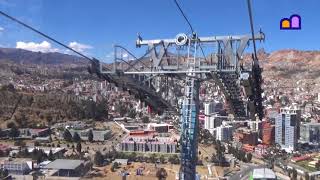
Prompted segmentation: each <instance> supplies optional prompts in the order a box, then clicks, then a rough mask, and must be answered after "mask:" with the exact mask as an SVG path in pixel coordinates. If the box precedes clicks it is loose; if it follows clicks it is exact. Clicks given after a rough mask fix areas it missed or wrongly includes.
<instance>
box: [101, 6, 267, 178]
mask: <svg viewBox="0 0 320 180" xmlns="http://www.w3.org/2000/svg"><path fill="white" fill-rule="evenodd" d="M175 2H176V1H175ZM176 4H177V2H176ZM177 6H178V8H179V10H180V11H181V12H182V10H181V8H180V7H179V5H178V4H177ZM248 8H249V16H250V23H251V32H252V33H251V34H248V35H232V36H209V37H199V36H198V35H197V33H195V32H194V31H193V28H192V26H191V24H190V23H189V21H188V20H187V19H186V17H185V15H184V14H183V12H182V14H183V16H184V17H185V19H186V21H187V22H188V24H189V25H190V27H191V30H192V34H189V35H187V34H184V33H180V34H178V35H177V36H176V37H175V38H173V39H153V40H143V39H142V37H141V36H140V35H139V36H138V40H137V41H136V46H137V47H139V48H140V47H142V46H147V47H148V49H147V53H146V54H145V55H144V56H143V57H141V58H135V57H129V56H128V54H131V53H130V52H128V51H127V50H126V49H125V48H123V47H121V46H115V61H114V63H113V65H114V67H113V68H114V70H113V72H112V71H111V72H107V73H109V74H112V73H117V74H121V75H122V76H130V77H132V78H133V79H143V80H144V82H146V81H145V80H148V83H147V86H149V87H151V89H156V86H155V84H158V86H159V84H160V85H161V84H162V85H163V84H165V85H168V84H167V83H166V82H163V81H161V80H162V79H161V77H166V78H176V79H179V80H183V79H184V96H183V102H182V105H181V108H180V109H179V111H180V114H181V118H180V131H181V132H180V135H181V139H180V147H181V148H180V153H181V167H180V173H179V179H181V180H194V179H195V178H196V164H197V154H198V131H199V121H198V115H199V104H200V102H199V88H200V83H201V82H203V81H207V80H214V81H215V82H216V84H217V85H219V88H220V89H221V90H222V91H223V92H224V95H225V98H226V100H227V102H228V104H229V105H230V106H231V110H232V113H233V114H234V115H235V117H236V118H238V119H243V118H248V117H251V118H252V119H254V116H255V115H257V116H259V118H260V119H261V118H262V116H263V110H262V98H261V92H262V90H261V82H262V80H261V71H262V69H261V68H260V67H259V63H258V59H257V55H256V46H255V40H260V41H261V40H264V39H265V36H264V34H263V33H262V32H261V31H260V32H259V33H258V34H254V31H253V23H252V16H251V7H250V2H249V0H248ZM250 42H252V43H253V44H254V54H253V56H252V58H253V61H252V68H251V69H245V68H244V67H243V66H242V63H243V59H242V54H243V52H244V50H245V48H246V47H247V46H248V45H249V43H250ZM203 47H209V49H210V51H211V53H207V54H205V52H204V50H203ZM208 56H211V57H212V56H213V57H214V59H215V60H216V61H212V59H211V60H208ZM124 57H126V60H125V58H124ZM133 60H134V61H133ZM137 69H138V71H137ZM159 77H160V78H159ZM159 81H160V82H159ZM173 86H174V85H173ZM241 86H243V87H244V89H245V92H244V94H245V96H243V95H241ZM152 87H153V88H152ZM168 88H170V87H168ZM159 98H164V99H166V98H167V100H168V97H163V96H162V97H159ZM247 107H248V108H247ZM247 109H248V110H247Z"/></svg>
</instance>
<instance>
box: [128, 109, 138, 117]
mask: <svg viewBox="0 0 320 180" xmlns="http://www.w3.org/2000/svg"><path fill="white" fill-rule="evenodd" d="M136 115H137V112H136V111H135V110H134V109H131V110H130V111H129V113H128V116H129V117H130V118H132V119H134V118H136Z"/></svg>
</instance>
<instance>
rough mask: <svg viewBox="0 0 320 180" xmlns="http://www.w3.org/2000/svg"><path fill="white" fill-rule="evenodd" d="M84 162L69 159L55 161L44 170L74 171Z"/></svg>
mask: <svg viewBox="0 0 320 180" xmlns="http://www.w3.org/2000/svg"><path fill="white" fill-rule="evenodd" d="M83 163H84V161H82V160H70V159H56V160H55V161H53V162H51V163H49V164H48V165H46V166H45V167H44V168H45V169H76V168H77V167H79V166H80V165H81V164H83Z"/></svg>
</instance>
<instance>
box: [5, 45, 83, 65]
mask: <svg viewBox="0 0 320 180" xmlns="http://www.w3.org/2000/svg"><path fill="white" fill-rule="evenodd" d="M1 60H9V61H12V62H14V63H19V64H37V65H42V64H51V65H57V64H79V65H81V64H84V63H86V61H85V60H84V59H83V58H81V57H77V56H73V55H68V54H62V53H57V52H52V53H51V52H50V53H42V52H32V51H27V50H23V49H15V48H0V61H1Z"/></svg>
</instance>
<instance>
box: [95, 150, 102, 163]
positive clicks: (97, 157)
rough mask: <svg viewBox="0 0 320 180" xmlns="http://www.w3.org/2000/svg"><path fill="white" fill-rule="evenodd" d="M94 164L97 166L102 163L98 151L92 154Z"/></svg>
mask: <svg viewBox="0 0 320 180" xmlns="http://www.w3.org/2000/svg"><path fill="white" fill-rule="evenodd" d="M94 164H96V165H97V166H102V164H103V156H102V154H101V152H100V151H97V152H96V154H95V155H94Z"/></svg>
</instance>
